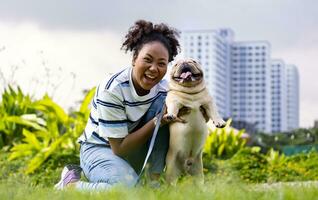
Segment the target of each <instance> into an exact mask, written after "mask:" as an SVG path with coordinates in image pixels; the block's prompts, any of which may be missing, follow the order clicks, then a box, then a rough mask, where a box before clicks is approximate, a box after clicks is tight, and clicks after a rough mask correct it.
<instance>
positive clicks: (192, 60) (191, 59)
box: [189, 58, 198, 64]
mask: <svg viewBox="0 0 318 200" xmlns="http://www.w3.org/2000/svg"><path fill="white" fill-rule="evenodd" d="M189 61H190V62H193V63H194V64H198V63H197V61H195V60H194V59H193V58H189Z"/></svg>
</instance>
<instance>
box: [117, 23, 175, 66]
mask: <svg viewBox="0 0 318 200" xmlns="http://www.w3.org/2000/svg"><path fill="white" fill-rule="evenodd" d="M177 37H179V31H178V30H177V29H175V28H172V27H169V26H168V25H166V24H164V23H160V24H153V23H152V22H149V21H145V20H138V21H136V22H135V24H134V25H133V26H132V27H130V29H129V31H128V33H127V35H126V36H125V41H124V43H123V44H122V47H121V49H124V50H125V51H126V52H127V51H132V52H133V58H134V59H135V58H137V56H138V53H139V51H140V49H141V48H142V47H143V45H144V44H146V43H149V42H153V41H159V42H161V43H162V44H163V45H164V46H165V47H166V48H167V50H168V52H169V62H170V61H172V60H173V59H174V57H175V56H176V55H177V54H178V52H179V51H180V44H179V41H178V40H177Z"/></svg>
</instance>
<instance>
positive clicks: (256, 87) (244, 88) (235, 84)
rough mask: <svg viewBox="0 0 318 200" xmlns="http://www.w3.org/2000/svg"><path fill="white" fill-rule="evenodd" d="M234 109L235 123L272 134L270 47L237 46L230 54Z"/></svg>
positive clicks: (261, 44)
mask: <svg viewBox="0 0 318 200" xmlns="http://www.w3.org/2000/svg"><path fill="white" fill-rule="evenodd" d="M231 61H232V62H231V68H232V74H231V80H232V84H231V105H232V109H231V110H232V118H233V120H234V121H245V122H249V123H252V124H254V125H255V126H256V129H257V130H258V131H264V132H268V133H269V132H271V129H272V127H271V123H272V121H271V79H270V78H271V68H270V44H269V43H268V42H266V41H253V42H234V43H233V44H232V50H231Z"/></svg>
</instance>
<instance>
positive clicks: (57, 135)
mask: <svg viewBox="0 0 318 200" xmlns="http://www.w3.org/2000/svg"><path fill="white" fill-rule="evenodd" d="M94 93H95V88H94V89H92V90H90V91H89V92H88V94H87V95H86V97H85V98H84V100H83V102H82V105H81V107H80V109H79V110H78V111H74V112H72V113H71V114H67V113H66V112H65V111H64V110H63V109H62V108H61V107H60V106H59V105H57V104H56V103H55V102H54V101H53V100H52V99H51V98H50V97H48V96H47V95H45V96H44V97H43V98H42V99H40V100H38V101H34V102H31V104H30V105H29V107H31V108H32V109H33V110H34V111H35V112H34V113H33V114H31V115H30V114H28V115H27V116H26V115H20V116H9V118H10V120H11V122H12V123H16V124H23V125H24V126H26V127H24V128H23V129H22V131H21V132H22V134H21V133H19V134H20V135H21V136H23V137H22V141H17V142H16V143H14V145H13V147H12V148H11V150H10V151H11V154H10V157H9V160H14V159H26V163H27V165H26V166H25V169H24V172H25V173H27V174H28V173H33V172H34V171H35V170H37V169H38V168H40V166H41V165H43V164H44V162H45V161H48V159H56V160H59V159H60V158H62V157H74V155H77V154H78V149H79V148H78V147H79V145H78V143H77V142H76V140H77V138H78V137H79V136H80V135H81V134H82V132H83V130H84V128H85V125H86V122H87V119H88V117H89V108H88V105H89V103H90V102H91V99H92V97H93V95H94ZM12 131H13V132H14V133H15V135H17V134H18V133H16V132H17V131H19V130H15V129H13V130H12ZM21 136H20V137H21ZM53 163H54V162H53Z"/></svg>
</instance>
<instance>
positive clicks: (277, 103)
mask: <svg viewBox="0 0 318 200" xmlns="http://www.w3.org/2000/svg"><path fill="white" fill-rule="evenodd" d="M271 67H272V78H271V81H272V86H271V87H272V132H273V133H277V132H284V131H287V104H286V100H287V99H286V98H287V76H286V68H285V63H284V61H283V60H280V59H275V60H272V64H271Z"/></svg>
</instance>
